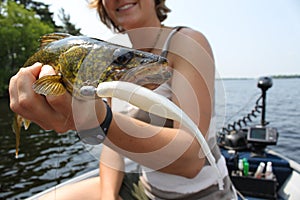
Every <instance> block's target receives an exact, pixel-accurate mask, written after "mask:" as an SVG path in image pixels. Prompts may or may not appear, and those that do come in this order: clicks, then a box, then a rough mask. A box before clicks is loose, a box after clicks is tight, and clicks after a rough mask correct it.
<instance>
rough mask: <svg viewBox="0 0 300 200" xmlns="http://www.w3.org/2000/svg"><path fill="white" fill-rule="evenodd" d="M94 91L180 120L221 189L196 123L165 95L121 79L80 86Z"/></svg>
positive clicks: (214, 165)
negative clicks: (95, 86)
mask: <svg viewBox="0 0 300 200" xmlns="http://www.w3.org/2000/svg"><path fill="white" fill-rule="evenodd" d="M95 93H96V94H97V96H99V97H103V98H106V97H114V98H118V99H121V100H124V101H127V102H129V103H130V104H132V105H134V106H137V107H138V108H140V109H142V110H144V111H147V112H149V113H152V114H155V115H158V116H160V117H164V118H168V119H172V120H175V121H178V122H180V123H181V124H182V125H183V126H185V127H186V128H188V129H189V130H190V131H191V132H192V133H194V134H195V136H196V138H197V139H198V141H199V143H200V145H201V149H202V151H203V153H204V154H205V156H206V157H207V160H208V162H209V163H210V165H211V166H212V167H214V169H215V170H216V173H217V175H218V178H219V180H218V184H219V188H220V189H221V190H222V189H223V179H222V176H221V173H220V171H219V169H218V167H217V165H216V160H215V158H214V156H213V155H212V153H211V151H210V148H209V146H208V144H207V142H206V140H205V138H204V137H203V135H202V133H201V131H200V130H199V129H198V127H197V125H196V124H195V123H194V122H193V121H192V120H191V119H190V118H189V116H188V115H187V114H185V113H184V112H183V111H182V110H181V109H180V108H179V107H178V106H177V105H176V104H174V103H173V102H172V101H170V100H169V99H167V98H166V97H164V96H161V95H159V94H157V93H155V92H153V91H152V90H149V89H147V88H145V87H142V86H139V85H136V84H133V83H129V82H122V81H111V82H102V83H100V84H99V85H98V87H97V88H94V87H92V86H91V87H90V86H84V87H83V88H81V94H83V95H87V96H89V95H93V94H95ZM201 155H202V154H201Z"/></svg>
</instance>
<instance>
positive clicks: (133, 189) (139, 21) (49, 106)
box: [10, 0, 236, 200]
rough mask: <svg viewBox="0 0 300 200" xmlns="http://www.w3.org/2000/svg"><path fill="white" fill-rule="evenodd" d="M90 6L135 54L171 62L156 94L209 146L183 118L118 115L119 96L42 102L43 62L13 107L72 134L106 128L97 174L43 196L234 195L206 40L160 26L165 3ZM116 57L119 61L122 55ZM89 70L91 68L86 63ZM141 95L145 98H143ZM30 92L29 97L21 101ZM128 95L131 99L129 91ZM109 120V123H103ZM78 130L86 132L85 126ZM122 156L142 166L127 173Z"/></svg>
mask: <svg viewBox="0 0 300 200" xmlns="http://www.w3.org/2000/svg"><path fill="white" fill-rule="evenodd" d="M91 6H92V7H94V8H97V10H98V12H99V15H100V18H101V20H102V22H103V23H105V24H106V25H107V26H108V27H109V28H111V29H113V30H114V31H115V32H121V33H126V34H127V35H128V37H129V39H130V41H131V43H132V46H133V47H134V48H135V49H141V50H143V51H146V52H149V53H151V55H153V54H161V55H163V57H165V58H167V59H168V61H169V62H168V63H169V67H170V68H171V70H172V74H171V77H169V78H170V79H168V81H166V82H164V83H162V84H161V85H159V86H158V87H156V88H155V89H154V88H153V92H155V93H157V94H159V95H162V96H164V97H165V98H167V99H168V100H167V101H172V102H173V103H174V104H176V105H177V106H178V107H179V108H180V109H178V110H182V111H183V112H185V113H186V114H187V116H188V117H189V118H191V121H192V122H193V123H194V124H195V127H196V128H195V130H196V129H197V130H200V131H199V132H197V133H200V134H202V135H200V134H198V135H200V136H201V138H202V137H203V138H206V140H207V143H208V146H205V145H204V146H203V142H202V141H198V140H197V138H196V137H195V131H192V130H191V129H188V128H187V127H186V123H185V122H184V121H185V120H180V119H178V118H176V120H178V121H173V120H170V119H167V115H164V116H165V117H164V116H163V117H162V116H161V115H160V116H157V115H153V114H150V113H148V112H145V111H142V110H141V109H139V108H137V107H134V106H133V105H130V104H128V105H126V108H124V109H120V110H119V112H116V111H115V110H114V107H115V106H117V104H116V103H115V101H114V99H112V100H111V99H108V103H109V106H104V103H103V102H102V101H97V103H96V104H94V105H93V104H91V103H90V101H78V100H76V99H72V97H71V95H70V94H69V93H65V94H64V95H62V96H45V97H41V96H39V95H37V94H35V93H34V92H33V91H32V83H33V82H35V81H36V79H38V78H39V77H41V76H45V75H47V73H45V66H42V64H40V63H38V64H33V65H32V66H31V67H26V68H24V69H23V70H21V71H20V72H19V73H17V74H16V75H15V76H14V77H13V78H12V79H11V83H10V91H11V96H10V97H11V102H12V103H11V108H12V109H13V110H14V111H15V112H16V113H18V114H20V115H21V116H26V118H28V119H29V120H32V121H34V122H36V123H38V124H39V125H40V126H41V127H45V128H47V129H53V130H56V131H58V132H61V131H63V130H65V131H66V130H69V129H72V130H77V131H82V130H83V133H87V134H94V132H95V130H96V131H99V130H100V131H101V128H102V127H103V126H102V124H103V123H104V124H106V125H105V128H103V129H105V133H106V138H105V139H104V141H103V144H104V146H103V150H102V152H101V158H100V176H98V177H95V178H91V179H88V180H85V181H84V182H79V183H76V184H74V185H70V186H66V187H62V188H59V189H57V190H56V191H54V193H50V194H48V195H46V196H45V198H51V197H53V196H52V195H55V196H54V197H55V199H118V198H119V199H120V198H123V199H126V200H127V199H136V198H137V199H140V198H142V197H143V198H146V199H216V198H222V199H234V198H236V196H235V191H234V189H233V187H232V184H231V182H230V179H229V177H228V172H227V168H226V163H225V159H224V157H223V156H222V155H221V154H220V151H219V149H218V147H217V145H216V141H215V115H214V113H215V112H214V104H215V103H214V93H215V92H214V88H215V86H214V81H215V65H214V56H213V53H212V49H211V47H210V44H209V42H208V41H207V39H206V38H205V36H204V35H203V34H202V33H200V32H198V31H196V30H193V29H191V28H187V27H183V26H179V27H167V26H164V25H163V24H162V22H163V21H164V20H165V19H166V17H167V13H168V12H170V10H169V9H168V8H167V7H166V6H165V0H96V1H94V2H93V3H92V4H91ZM114 53H115V56H116V55H117V56H118V54H119V53H121V54H122V52H118V51H116V52H114ZM114 53H112V55H111V54H109V55H105V52H104V51H100V52H98V54H97V55H95V57H97V56H105V57H110V56H114ZM122 55H123V54H122ZM130 56H131V55H130V54H128V55H127V54H125V56H124V57H122V58H120V60H118V61H117V62H118V64H120V63H123V64H124V63H127V61H128V58H130ZM153 56H154V55H153ZM93 58H94V57H93ZM93 61H94V60H93ZM83 63H84V62H82V63H81V64H80V65H83ZM81 67H82V66H81ZM84 67H86V68H88V69H89V65H84ZM154 70H155V66H152V67H151V68H149V71H147V72H146V73H144V72H145V70H144V71H142V73H140V72H139V71H138V72H134V73H132V76H131V77H130V78H132V79H133V80H134V79H137V78H138V77H142V78H147V81H148V83H149V84H147V85H151V84H153V83H155V81H156V80H157V79H158V78H159V76H163V75H164V72H161V73H160V74H158V77H154V78H151V77H150V78H148V77H147V74H149V72H150V73H151V72H153V71H154ZM81 75H84V73H83V74H81ZM24 83H26V84H24ZM117 91H118V90H116V91H115V92H117ZM143 94H144V95H145V99H142V97H143ZM143 94H141V95H140V96H139V102H142V103H144V104H145V105H146V103H147V99H149V98H148V96H149V95H148V94H149V93H145V92H144V93H143ZM28 95H30V97H31V98H30V99H27V98H24V96H25V97H26V96H28ZM126 95H127V96H129V97H132V98H134V95H132V94H130V93H129V94H128V91H127V94H126ZM147 95H148V96H147ZM128 102H131V101H130V99H129V100H128ZM32 105H35V106H34V108H33V106H32ZM110 107H111V108H112V111H113V112H112V114H111V112H110ZM141 107H142V106H141ZM157 107H160V108H161V106H160V105H159V106H156V107H155V106H153V107H151V108H149V109H150V110H151V109H153V110H155V109H156V110H157ZM28 110H30V112H28ZM149 112H150V111H149ZM154 113H155V112H154ZM45 116H47V119H45ZM41 119H43V121H41ZM172 119H173V118H172ZM107 121H109V124H107V123H105V122H107ZM91 124H92V125H91ZM80 125H81V126H83V127H85V129H80ZM99 127H100V128H99ZM97 133H98V132H96V133H95V134H97ZM91 143H93V141H91ZM93 144H95V143H93ZM206 152H211V153H208V154H207V153H206ZM206 156H208V157H209V158H212V156H213V157H214V159H208V160H209V162H212V163H213V166H214V167H212V166H211V165H210V164H209V163H208V162H207V159H206ZM124 157H127V158H130V159H131V160H133V161H135V162H136V163H138V165H139V168H138V169H137V170H136V171H134V172H125V168H124V165H125V163H124ZM214 161H215V162H214ZM216 168H218V170H217V171H218V172H219V173H218V174H216V173H215V172H216ZM208 174H209V176H207V175H208ZM100 177H101V178H100Z"/></svg>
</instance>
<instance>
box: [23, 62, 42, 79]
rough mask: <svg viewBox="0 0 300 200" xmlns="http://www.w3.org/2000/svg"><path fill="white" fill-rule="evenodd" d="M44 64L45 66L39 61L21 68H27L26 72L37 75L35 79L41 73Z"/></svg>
mask: <svg viewBox="0 0 300 200" xmlns="http://www.w3.org/2000/svg"><path fill="white" fill-rule="evenodd" d="M42 66H43V64H42V63H39V62H37V63H34V64H33V65H32V66H29V67H25V68H21V69H25V71H26V72H28V73H30V74H32V76H33V77H35V79H37V77H38V76H39V74H40V71H41V68H42ZM21 69H20V70H21Z"/></svg>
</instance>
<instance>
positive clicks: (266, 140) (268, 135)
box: [247, 127, 278, 145]
mask: <svg viewBox="0 0 300 200" xmlns="http://www.w3.org/2000/svg"><path fill="white" fill-rule="evenodd" d="M277 138H278V132H277V129H276V128H271V127H249V128H248V132H247V141H248V143H252V144H261V145H276V143H277Z"/></svg>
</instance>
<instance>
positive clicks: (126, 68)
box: [13, 33, 172, 158]
mask: <svg viewBox="0 0 300 200" xmlns="http://www.w3.org/2000/svg"><path fill="white" fill-rule="evenodd" d="M36 62H40V63H42V64H43V65H50V66H52V67H53V69H54V70H55V75H47V76H43V77H41V78H39V79H37V80H36V81H35V82H34V83H33V86H32V88H33V90H34V91H35V92H36V93H37V94H41V95H45V96H47V95H52V96H59V95H63V94H64V93H65V92H69V93H70V94H71V95H72V96H73V97H75V98H78V99H86V98H88V97H86V96H83V95H81V93H80V89H81V88H82V87H84V86H94V87H97V85H98V84H99V83H101V82H108V81H125V82H131V83H135V84H137V85H141V86H145V87H150V88H152V89H153V88H156V87H157V86H159V85H161V84H163V83H165V82H166V81H168V80H170V78H171V76H172V70H171V68H170V67H169V65H168V60H167V59H166V58H165V57H162V56H159V55H156V54H152V53H149V52H145V51H141V50H136V49H132V48H128V47H124V46H120V45H117V44H113V43H109V42H107V41H104V40H100V39H96V38H91V37H87V36H72V35H70V34H66V33H50V34H47V35H44V36H42V37H41V38H40V48H39V49H38V51H37V52H35V53H34V54H33V55H32V56H31V57H29V58H28V60H27V61H26V62H25V63H24V65H23V67H27V66H31V65H33V64H34V63H36ZM89 98H92V99H93V98H97V96H96V95H94V96H93V97H89ZM29 124H30V121H29V120H26V119H24V118H22V117H20V116H19V115H17V114H16V115H15V117H14V122H13V131H14V133H15V135H16V155H15V156H16V158H17V157H18V152H19V144H20V132H21V127H22V126H24V128H25V130H26V129H27V128H28V127H29Z"/></svg>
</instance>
